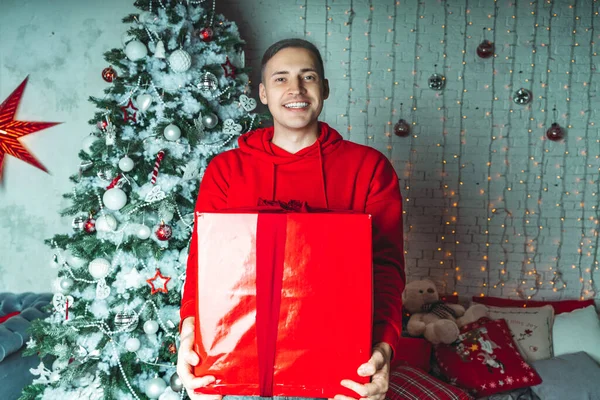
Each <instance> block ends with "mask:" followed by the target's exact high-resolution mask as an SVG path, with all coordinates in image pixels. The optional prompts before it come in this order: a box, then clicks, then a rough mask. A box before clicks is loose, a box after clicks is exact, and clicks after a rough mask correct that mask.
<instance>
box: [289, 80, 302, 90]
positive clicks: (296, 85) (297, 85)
mask: <svg viewBox="0 0 600 400" xmlns="http://www.w3.org/2000/svg"><path fill="white" fill-rule="evenodd" d="M302 83H303V82H302V79H300V78H298V79H290V86H289V91H290V93H302V92H304V85H303V84H302Z"/></svg>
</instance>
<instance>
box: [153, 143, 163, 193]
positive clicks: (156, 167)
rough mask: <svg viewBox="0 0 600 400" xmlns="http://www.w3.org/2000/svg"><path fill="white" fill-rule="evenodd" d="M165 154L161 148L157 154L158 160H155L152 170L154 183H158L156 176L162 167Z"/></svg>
mask: <svg viewBox="0 0 600 400" xmlns="http://www.w3.org/2000/svg"><path fill="white" fill-rule="evenodd" d="M164 156H165V151H164V150H161V151H159V152H158V153H157V154H156V161H155V162H154V169H153V170H152V180H151V181H150V182H152V184H153V185H154V184H156V178H157V177H158V168H159V167H160V162H161V161H162V159H163V158H164Z"/></svg>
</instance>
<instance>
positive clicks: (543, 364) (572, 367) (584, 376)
mask: <svg viewBox="0 0 600 400" xmlns="http://www.w3.org/2000/svg"><path fill="white" fill-rule="evenodd" d="M533 367H534V368H535V369H536V371H537V373H538V374H540V376H541V377H542V380H543V382H542V384H541V385H537V386H534V387H532V388H531V389H532V390H533V392H534V393H535V394H537V395H538V396H539V397H540V398H542V399H544V400H564V399H569V400H589V399H600V385H599V384H598V382H600V365H598V364H597V363H596V362H595V361H594V360H592V358H591V357H590V356H588V355H587V354H586V353H583V352H579V353H574V354H565V355H563V356H559V357H554V358H550V359H548V360H540V361H535V362H534V363H533Z"/></svg>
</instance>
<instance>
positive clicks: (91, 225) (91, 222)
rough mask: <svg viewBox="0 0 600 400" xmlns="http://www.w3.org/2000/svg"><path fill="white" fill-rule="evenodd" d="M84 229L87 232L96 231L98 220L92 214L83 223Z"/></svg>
mask: <svg viewBox="0 0 600 400" xmlns="http://www.w3.org/2000/svg"><path fill="white" fill-rule="evenodd" d="M83 230H84V231H85V232H86V233H94V232H96V220H95V219H94V218H93V217H92V216H91V215H90V217H89V218H88V219H87V220H86V221H85V223H84V224H83Z"/></svg>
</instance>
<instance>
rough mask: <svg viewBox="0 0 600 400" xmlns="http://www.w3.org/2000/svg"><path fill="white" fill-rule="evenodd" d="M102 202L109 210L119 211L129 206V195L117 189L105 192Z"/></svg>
mask: <svg viewBox="0 0 600 400" xmlns="http://www.w3.org/2000/svg"><path fill="white" fill-rule="evenodd" d="M102 202H103V203H104V206H105V207H106V208H108V209H109V210H113V211H118V210H120V209H121V208H123V206H124V205H125V204H127V195H126V194H125V192H124V191H122V190H121V189H119V188H116V187H115V188H112V189H108V190H107V191H106V192H104V195H103V196H102Z"/></svg>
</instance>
